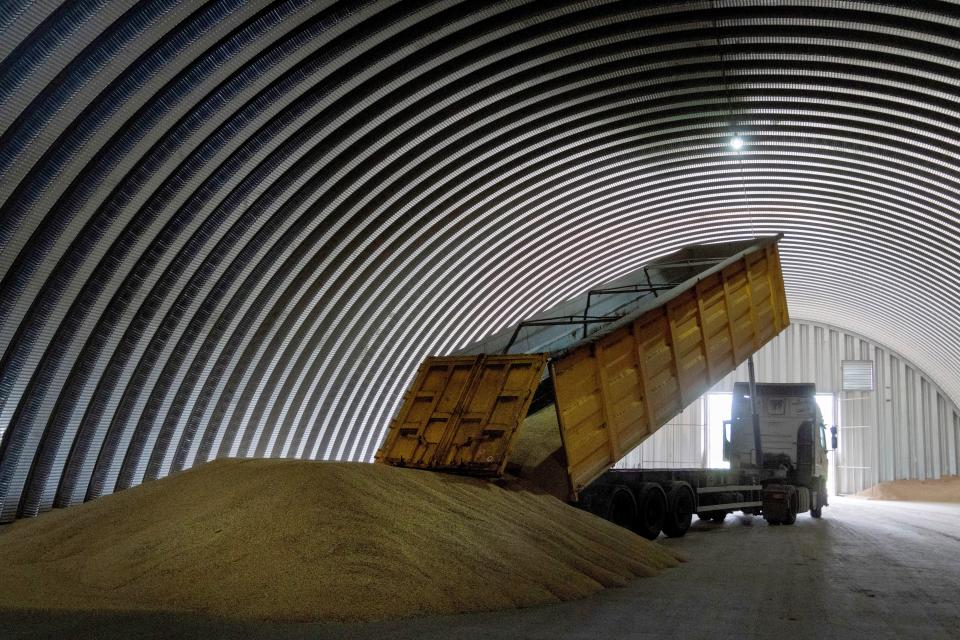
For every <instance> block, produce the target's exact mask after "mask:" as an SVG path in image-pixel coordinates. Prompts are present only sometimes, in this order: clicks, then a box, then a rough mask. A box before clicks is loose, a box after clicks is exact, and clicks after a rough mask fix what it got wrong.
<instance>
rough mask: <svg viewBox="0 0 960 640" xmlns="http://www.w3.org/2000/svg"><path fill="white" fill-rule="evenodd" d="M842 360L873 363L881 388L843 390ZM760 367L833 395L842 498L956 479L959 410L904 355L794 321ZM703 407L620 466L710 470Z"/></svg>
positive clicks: (762, 354) (769, 377)
mask: <svg viewBox="0 0 960 640" xmlns="http://www.w3.org/2000/svg"><path fill="white" fill-rule="evenodd" d="M842 360H872V361H873V362H874V363H875V365H876V390H875V391H873V392H865V391H843V388H842V378H841V372H840V363H841V361H842ZM754 362H755V364H756V372H757V381H758V382H813V383H815V384H816V385H817V392H819V393H831V394H833V395H834V398H835V403H834V415H835V416H836V422H837V423H838V425H839V427H840V449H839V453H838V456H837V477H836V478H835V479H834V481H835V482H836V489H837V491H838V493H856V492H858V491H862V490H863V489H866V488H868V487H871V486H873V485H874V484H876V483H878V482H883V481H887V480H902V479H918V480H924V479H927V478H939V477H940V476H941V475H956V474H957V469H958V466H960V453H958V450H957V426H958V420H960V418H958V415H960V410H958V408H957V405H956V404H955V403H954V402H952V401H951V400H950V399H949V398H948V397H947V396H946V395H945V393H944V391H943V389H941V388H940V387H938V386H937V385H936V384H935V383H933V382H932V381H931V380H930V379H929V378H928V377H927V376H926V375H925V374H923V372H922V371H921V370H919V369H918V368H917V366H916V365H915V364H914V363H911V362H909V361H907V360H906V359H905V358H904V357H903V356H902V355H900V354H898V353H896V352H894V351H891V350H890V349H888V348H886V347H884V346H881V345H878V344H876V343H874V342H872V341H870V340H867V339H865V338H864V337H862V336H860V335H857V334H852V333H850V332H848V331H844V330H842V329H839V328H837V327H832V326H829V325H824V324H820V323H815V322H811V321H809V320H797V319H796V318H794V319H793V324H792V325H791V326H790V327H788V328H787V330H786V331H784V332H783V333H782V334H781V335H780V336H778V337H777V338H775V339H774V340H773V341H772V342H771V343H770V344H768V345H767V346H766V347H764V348H763V349H761V350H760V351H759V352H758V353H757V354H755V356H754ZM747 375H748V374H747V369H746V365H742V366H741V367H739V368H738V369H737V371H735V372H734V373H732V374H730V375H729V376H727V377H726V378H725V379H724V380H723V381H722V382H720V383H719V384H717V385H716V386H715V387H714V388H713V389H712V390H711V391H710V393H717V392H732V391H733V385H734V383H735V382H745V381H747V380H748V377H747ZM704 402H705V397H704V398H700V399H698V400H697V401H696V402H695V403H693V404H692V405H691V406H690V407H688V408H687V409H686V410H685V412H684V413H683V414H682V415H681V416H678V417H677V418H676V419H675V420H674V421H673V422H672V423H671V424H670V425H668V426H667V427H664V429H663V430H661V432H658V433H657V434H654V436H653V437H651V438H650V440H648V441H647V442H645V443H644V444H642V445H640V446H639V447H638V448H637V449H636V450H634V451H632V452H631V453H630V454H628V455H627V456H626V457H625V458H624V460H623V461H621V462H620V463H619V464H618V465H617V466H619V467H631V466H639V467H644V468H656V467H658V466H665V467H668V468H669V467H683V466H692V467H695V468H701V467H704V466H706V463H707V451H706V446H705V443H706V441H707V426H706V422H707V420H708V419H709V418H708V416H706V415H705V413H704V408H705V404H704ZM831 455H832V454H831ZM697 461H702V462H699V463H698V462H697ZM691 462H693V463H694V464H692V465H691V464H690V463H691Z"/></svg>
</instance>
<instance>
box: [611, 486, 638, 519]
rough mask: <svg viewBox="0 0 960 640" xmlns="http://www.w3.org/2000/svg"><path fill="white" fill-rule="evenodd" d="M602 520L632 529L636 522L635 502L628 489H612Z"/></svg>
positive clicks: (621, 487)
mask: <svg viewBox="0 0 960 640" xmlns="http://www.w3.org/2000/svg"><path fill="white" fill-rule="evenodd" d="M604 518H606V519H607V520H609V521H610V522H612V523H613V524H617V525H620V526H621V527H625V528H627V529H633V528H634V525H635V523H636V522H637V501H636V499H635V498H634V497H633V492H632V491H630V488H629V487H625V486H617V487H612V489H611V492H610V498H609V503H608V505H607V512H606V514H605V515H604Z"/></svg>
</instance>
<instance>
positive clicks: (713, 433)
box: [706, 393, 733, 469]
mask: <svg viewBox="0 0 960 640" xmlns="http://www.w3.org/2000/svg"><path fill="white" fill-rule="evenodd" d="M732 404H733V394H732V393H710V394H707V442H706V445H707V447H706V449H707V456H706V458H707V467H708V468H710V469H729V468H730V463H729V462H728V461H727V460H724V459H723V421H724V420H729V419H730V411H731V405H732Z"/></svg>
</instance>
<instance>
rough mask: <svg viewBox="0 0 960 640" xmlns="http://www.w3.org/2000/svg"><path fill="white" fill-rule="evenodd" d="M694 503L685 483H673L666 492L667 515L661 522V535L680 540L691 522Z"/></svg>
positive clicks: (691, 491)
mask: <svg viewBox="0 0 960 640" xmlns="http://www.w3.org/2000/svg"><path fill="white" fill-rule="evenodd" d="M695 504H696V501H695V500H694V498H693V489H691V488H690V485H689V484H687V483H686V482H673V483H671V484H670V489H669V491H667V513H666V517H665V518H664V520H663V533H664V535H666V536H668V537H670V538H680V537H682V536H683V535H685V534H686V533H687V530H688V529H689V528H690V522H691V521H692V520H693V509H694V506H695Z"/></svg>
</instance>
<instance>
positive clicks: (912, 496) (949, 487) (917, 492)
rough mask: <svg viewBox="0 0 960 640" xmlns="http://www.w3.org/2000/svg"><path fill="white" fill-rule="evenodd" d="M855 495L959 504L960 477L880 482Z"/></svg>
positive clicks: (878, 498) (876, 498) (880, 498)
mask: <svg viewBox="0 0 960 640" xmlns="http://www.w3.org/2000/svg"><path fill="white" fill-rule="evenodd" d="M857 495H858V496H861V497H864V498H870V499H871V500H910V501H917V502H960V476H943V477H942V478H940V479H939V480H894V481H892V482H881V483H880V484H876V485H874V486H872V487H870V488H869V489H865V490H864V491H861V492H860V493H858V494H857Z"/></svg>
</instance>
